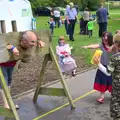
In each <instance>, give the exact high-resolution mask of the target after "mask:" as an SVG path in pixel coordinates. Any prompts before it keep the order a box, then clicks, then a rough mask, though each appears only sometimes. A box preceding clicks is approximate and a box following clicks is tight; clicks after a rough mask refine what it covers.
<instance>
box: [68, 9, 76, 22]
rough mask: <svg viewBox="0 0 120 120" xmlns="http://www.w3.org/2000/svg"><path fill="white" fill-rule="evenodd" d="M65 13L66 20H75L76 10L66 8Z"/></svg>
mask: <svg viewBox="0 0 120 120" xmlns="http://www.w3.org/2000/svg"><path fill="white" fill-rule="evenodd" d="M66 13H67V16H68V20H75V19H76V16H77V11H76V8H68V9H66Z"/></svg>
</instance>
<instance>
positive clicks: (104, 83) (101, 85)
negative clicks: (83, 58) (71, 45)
mask: <svg viewBox="0 0 120 120" xmlns="http://www.w3.org/2000/svg"><path fill="white" fill-rule="evenodd" d="M112 45H113V35H112V33H110V32H104V33H103V36H102V42H101V44H93V45H88V46H83V47H82V48H85V49H86V48H93V49H97V48H100V49H101V50H102V51H103V53H102V56H101V59H100V61H101V63H102V65H103V66H105V67H106V66H107V65H108V62H109V59H110V56H111V55H112V54H113V52H112V47H113V46H112ZM94 89H95V90H97V91H99V92H100V98H98V99H97V102H99V103H104V97H105V92H106V91H107V90H108V91H109V92H111V90H112V77H111V76H106V75H105V74H104V73H102V72H101V71H100V70H99V69H98V70H97V73H96V77H95V82H94Z"/></svg>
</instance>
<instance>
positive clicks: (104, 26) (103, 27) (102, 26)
mask: <svg viewBox="0 0 120 120" xmlns="http://www.w3.org/2000/svg"><path fill="white" fill-rule="evenodd" d="M98 24H99V37H102V34H103V32H105V31H107V22H104V23H98Z"/></svg>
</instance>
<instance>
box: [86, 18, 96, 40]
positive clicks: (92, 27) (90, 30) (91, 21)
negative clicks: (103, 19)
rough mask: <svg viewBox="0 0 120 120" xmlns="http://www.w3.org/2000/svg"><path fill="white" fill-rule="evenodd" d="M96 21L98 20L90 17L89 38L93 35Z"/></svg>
mask: <svg viewBox="0 0 120 120" xmlns="http://www.w3.org/2000/svg"><path fill="white" fill-rule="evenodd" d="M95 21H96V20H93V19H90V20H89V22H88V23H87V28H88V35H89V38H90V37H92V34H93V29H94V22H95Z"/></svg>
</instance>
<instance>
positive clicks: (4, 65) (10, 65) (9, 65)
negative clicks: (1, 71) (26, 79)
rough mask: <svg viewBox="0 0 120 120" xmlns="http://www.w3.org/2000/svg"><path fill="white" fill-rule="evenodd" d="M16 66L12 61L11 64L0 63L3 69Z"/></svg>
mask: <svg viewBox="0 0 120 120" xmlns="http://www.w3.org/2000/svg"><path fill="white" fill-rule="evenodd" d="M15 64H16V61H10V62H5V63H0V66H2V67H14V66H15Z"/></svg>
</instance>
